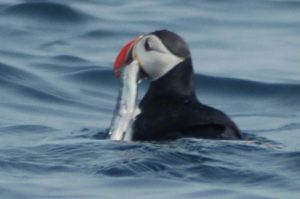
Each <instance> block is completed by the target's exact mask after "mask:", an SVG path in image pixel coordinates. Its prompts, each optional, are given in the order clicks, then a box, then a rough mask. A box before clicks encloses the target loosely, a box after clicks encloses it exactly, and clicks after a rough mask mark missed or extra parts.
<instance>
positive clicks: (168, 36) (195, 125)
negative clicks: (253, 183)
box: [128, 30, 241, 141]
mask: <svg viewBox="0 0 300 199" xmlns="http://www.w3.org/2000/svg"><path fill="white" fill-rule="evenodd" d="M147 36H149V38H150V39H151V40H152V41H151V40H150V39H149V38H147ZM147 36H145V37H146V38H145V39H140V40H139V41H138V42H137V43H136V44H135V46H134V47H132V49H131V52H130V54H133V53H134V54H137V55H136V56H137V57H138V58H139V61H140V62H141V63H140V65H141V66H140V67H141V70H142V71H143V73H144V75H146V77H148V78H149V79H150V81H151V83H150V87H149V89H148V91H147V92H146V94H145V96H144V97H143V98H142V100H141V102H140V104H139V109H140V113H139V114H138V115H137V116H136V118H134V120H133V123H132V127H131V129H132V130H131V131H132V132H131V133H132V140H136V141H163V140H173V139H177V138H182V137H195V138H206V139H241V134H240V131H239V130H238V127H237V126H236V125H235V123H234V122H233V121H232V120H231V119H230V118H229V117H228V116H227V115H226V114H225V113H223V112H222V111H220V110H217V109H215V108H212V107H209V106H206V105H204V104H202V103H200V102H199V101H198V99H197V97H196V93H195V82H194V71H193V66H192V60H191V55H190V51H189V49H188V47H187V44H186V43H185V42H184V40H183V39H182V38H181V37H179V36H178V35H177V34H175V33H173V32H169V31H166V30H161V31H156V32H153V33H150V34H148V35H147ZM149 40H150V42H152V43H149ZM147 42H148V43H147ZM155 42H156V44H155ZM150 44H151V45H150ZM162 45H163V46H162ZM151 47H152V48H153V49H151ZM142 48H144V49H142ZM149 49H150V50H153V51H157V52H159V53H161V54H158V53H156V52H151V51H150V50H149ZM143 50H144V51H143ZM141 51H143V52H141ZM147 52H148V53H149V52H150V53H152V54H147ZM130 56H132V55H130ZM151 56H152V57H151ZM156 57H159V58H156ZM156 59H157V60H158V61H157V60H156ZM159 59H161V60H159ZM128 60H130V59H128Z"/></svg>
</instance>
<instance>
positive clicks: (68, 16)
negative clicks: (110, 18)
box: [3, 2, 90, 23]
mask: <svg viewBox="0 0 300 199" xmlns="http://www.w3.org/2000/svg"><path fill="white" fill-rule="evenodd" d="M3 14H5V15H10V16H20V17H30V18H32V19H34V20H46V21H52V22H56V23H78V22H84V21H86V20H87V19H89V18H90V17H89V16H88V15H86V14H83V13H81V12H79V11H77V10H75V9H73V8H71V7H68V6H66V5H63V4H59V3H53V2H29V3H21V4H17V5H13V6H10V7H8V8H6V9H5V10H4V11H3Z"/></svg>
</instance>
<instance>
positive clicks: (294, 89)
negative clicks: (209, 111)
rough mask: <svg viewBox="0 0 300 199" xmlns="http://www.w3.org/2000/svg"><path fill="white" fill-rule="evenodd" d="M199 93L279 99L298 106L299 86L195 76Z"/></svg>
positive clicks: (299, 99)
mask: <svg viewBox="0 0 300 199" xmlns="http://www.w3.org/2000/svg"><path fill="white" fill-rule="evenodd" d="M196 84H197V90H199V92H200V93H201V92H206V93H213V94H216V95H223V96H226V95H227V96H230V97H234V96H236V97H238V98H247V99H254V98H256V99H264V100H265V99H279V100H281V101H285V102H286V103H288V102H289V103H290V104H291V105H293V106H294V107H296V108H297V107H298V108H300V106H299V103H298V102H299V101H300V84H287V83H265V82H256V81H251V80H243V79H234V78H225V77H213V76H207V75H199V74H197V75H196Z"/></svg>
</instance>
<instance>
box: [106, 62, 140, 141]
mask: <svg viewBox="0 0 300 199" xmlns="http://www.w3.org/2000/svg"><path fill="white" fill-rule="evenodd" d="M138 74H139V65H138V62H137V61H136V60H134V61H133V62H131V63H130V64H129V65H127V66H124V73H123V74H122V78H121V86H120V90H119V96H118V101H117V105H116V109H115V112H114V116H113V119H112V121H111V125H110V130H109V135H110V139H111V140H125V141H130V140H131V138H132V135H131V124H132V123H133V122H134V119H135V117H136V115H137V114H138V108H137V105H136V102H137V84H138Z"/></svg>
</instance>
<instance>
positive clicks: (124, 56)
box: [113, 36, 142, 78]
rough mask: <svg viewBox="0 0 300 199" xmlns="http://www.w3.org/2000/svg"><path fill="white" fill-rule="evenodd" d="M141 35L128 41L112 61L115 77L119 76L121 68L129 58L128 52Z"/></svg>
mask: <svg viewBox="0 0 300 199" xmlns="http://www.w3.org/2000/svg"><path fill="white" fill-rule="evenodd" d="M141 37H142V36H139V37H137V38H135V39H133V40H131V41H130V42H128V43H127V44H126V45H125V46H123V48H122V49H121V50H120V52H119V54H118V56H117V58H116V60H115V63H114V68H113V70H114V73H115V75H116V77H118V78H119V77H121V69H122V67H123V66H124V65H125V64H128V63H127V62H128V60H129V59H130V57H129V56H130V52H131V51H132V49H133V47H134V45H135V44H136V43H137V42H138V41H139V40H140V38H141Z"/></svg>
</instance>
